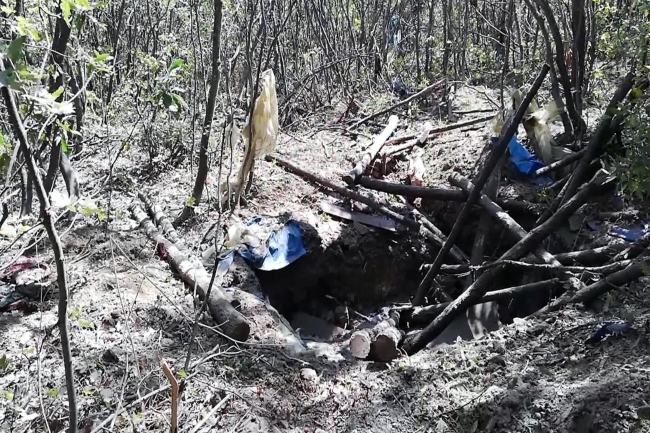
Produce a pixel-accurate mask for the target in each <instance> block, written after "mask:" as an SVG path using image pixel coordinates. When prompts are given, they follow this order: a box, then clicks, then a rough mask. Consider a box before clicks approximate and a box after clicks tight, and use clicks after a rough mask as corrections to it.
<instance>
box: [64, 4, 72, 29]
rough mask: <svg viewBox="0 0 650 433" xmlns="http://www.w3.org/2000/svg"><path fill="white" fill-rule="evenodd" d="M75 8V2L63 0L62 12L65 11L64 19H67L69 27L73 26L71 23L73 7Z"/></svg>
mask: <svg viewBox="0 0 650 433" xmlns="http://www.w3.org/2000/svg"><path fill="white" fill-rule="evenodd" d="M73 8H74V3H72V1H71V0H61V12H62V13H63V19H64V20H65V22H66V24H67V25H68V27H72V25H71V24H70V18H71V16H72V9H73Z"/></svg>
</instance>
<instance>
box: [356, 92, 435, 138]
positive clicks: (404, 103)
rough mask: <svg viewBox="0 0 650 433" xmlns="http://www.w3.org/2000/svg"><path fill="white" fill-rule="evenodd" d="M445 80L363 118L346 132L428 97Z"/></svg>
mask: <svg viewBox="0 0 650 433" xmlns="http://www.w3.org/2000/svg"><path fill="white" fill-rule="evenodd" d="M445 82H446V80H440V81H438V82H437V83H433V84H432V85H430V86H429V87H425V88H424V89H422V90H420V91H419V92H418V93H416V94H415V95H412V96H409V97H408V98H406V99H404V100H402V101H400V102H398V103H397V104H394V105H391V106H390V107H388V108H385V109H383V110H380V111H377V112H375V113H372V114H370V115H369V116H366V117H364V118H363V119H361V120H359V121H358V122H357V123H355V124H354V125H352V126H351V127H350V128H348V131H351V130H353V129H356V128H358V127H359V126H361V125H363V124H364V123H366V122H367V121H369V120H372V119H374V118H375V117H379V116H381V115H382V114H386V113H390V112H391V111H393V110H394V109H396V108H399V107H401V106H402V105H406V104H408V103H409V102H411V101H415V100H416V99H420V98H424V97H425V96H428V95H429V94H430V93H433V91H434V90H437V89H439V88H441V87H442V86H443V85H444V84H445Z"/></svg>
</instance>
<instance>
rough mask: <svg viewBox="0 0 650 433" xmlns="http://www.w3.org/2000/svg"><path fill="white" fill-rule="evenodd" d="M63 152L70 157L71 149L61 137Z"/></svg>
mask: <svg viewBox="0 0 650 433" xmlns="http://www.w3.org/2000/svg"><path fill="white" fill-rule="evenodd" d="M61 150H63V153H65V154H66V155H70V147H68V141H67V140H66V139H65V137H64V136H61Z"/></svg>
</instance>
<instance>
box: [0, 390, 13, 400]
mask: <svg viewBox="0 0 650 433" xmlns="http://www.w3.org/2000/svg"><path fill="white" fill-rule="evenodd" d="M2 396H3V397H4V398H5V400H8V401H13V399H14V394H13V393H12V392H11V391H9V390H8V389H5V390H4V391H2Z"/></svg>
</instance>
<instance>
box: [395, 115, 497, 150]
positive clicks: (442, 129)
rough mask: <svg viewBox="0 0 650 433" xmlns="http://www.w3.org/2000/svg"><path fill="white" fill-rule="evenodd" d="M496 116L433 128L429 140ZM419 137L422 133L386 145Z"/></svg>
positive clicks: (487, 120)
mask: <svg viewBox="0 0 650 433" xmlns="http://www.w3.org/2000/svg"><path fill="white" fill-rule="evenodd" d="M494 116H496V113H494V114H491V115H489V116H483V117H478V118H476V119H470V120H465V121H463V122H457V123H451V124H449V125H445V126H440V127H438V128H433V129H431V131H429V138H433V137H434V136H435V135H436V134H440V133H442V132H447V131H453V130H455V129H460V128H465V127H466V126H473V125H478V124H479V123H485V122H489V121H490V120H492V119H494ZM419 136H420V133H415V134H407V135H402V136H401V137H395V138H393V139H392V140H388V142H387V143H386V145H390V146H393V145H396V144H400V143H404V142H405V141H409V140H413V139H417V138H418V137H419Z"/></svg>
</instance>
